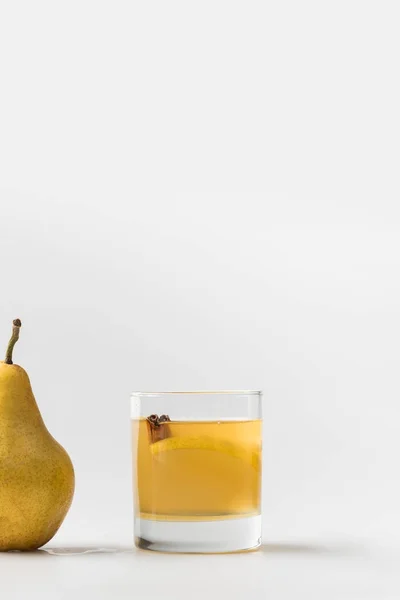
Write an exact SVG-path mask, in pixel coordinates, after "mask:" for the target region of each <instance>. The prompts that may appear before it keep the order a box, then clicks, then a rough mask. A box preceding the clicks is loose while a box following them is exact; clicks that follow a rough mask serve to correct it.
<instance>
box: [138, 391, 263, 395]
mask: <svg viewBox="0 0 400 600" xmlns="http://www.w3.org/2000/svg"><path fill="white" fill-rule="evenodd" d="M168 395H170V396H173V395H180V396H186V395H191V396H195V395H198V396H204V395H210V396H212V395H214V396H216V395H225V396H261V395H262V390H186V391H164V392H149V391H147V392H131V396H168Z"/></svg>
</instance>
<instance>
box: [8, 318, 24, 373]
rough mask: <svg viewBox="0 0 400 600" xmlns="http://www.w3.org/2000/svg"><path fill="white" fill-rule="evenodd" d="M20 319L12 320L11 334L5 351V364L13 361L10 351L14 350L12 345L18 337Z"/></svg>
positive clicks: (10, 363)
mask: <svg viewBox="0 0 400 600" xmlns="http://www.w3.org/2000/svg"><path fill="white" fill-rule="evenodd" d="M21 325H22V323H21V321H20V320H19V319H14V321H13V328H12V335H11V339H10V341H9V342H8V346H7V352H6V358H5V361H4V362H5V363H6V364H7V365H12V364H13V361H12V353H13V350H14V346H15V344H16V343H17V342H18V338H19V330H20V328H21Z"/></svg>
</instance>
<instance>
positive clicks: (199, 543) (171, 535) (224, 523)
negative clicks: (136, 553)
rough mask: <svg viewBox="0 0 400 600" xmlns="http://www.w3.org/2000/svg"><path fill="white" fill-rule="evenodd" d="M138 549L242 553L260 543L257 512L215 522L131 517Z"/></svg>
mask: <svg viewBox="0 0 400 600" xmlns="http://www.w3.org/2000/svg"><path fill="white" fill-rule="evenodd" d="M135 543H136V546H137V547H138V548H143V549H145V550H154V551H158V552H189V553H215V552H243V551H246V550H253V549H255V548H257V547H258V546H260V544H261V515H256V516H252V517H244V518H239V519H223V520H218V521H159V520H150V519H143V518H142V517H136V519H135Z"/></svg>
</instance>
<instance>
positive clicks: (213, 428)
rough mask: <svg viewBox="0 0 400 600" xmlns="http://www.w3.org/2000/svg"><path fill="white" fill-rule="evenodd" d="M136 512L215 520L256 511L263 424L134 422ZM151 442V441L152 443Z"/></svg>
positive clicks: (156, 516)
mask: <svg viewBox="0 0 400 600" xmlns="http://www.w3.org/2000/svg"><path fill="white" fill-rule="evenodd" d="M132 427H133V465H134V493H135V510H136V514H137V515H138V516H140V517H142V518H147V519H164V520H213V519H216V520H217V519H226V518H238V517H244V516H251V515H257V514H259V513H260V484H261V421H260V420H255V421H220V422H216V421H210V422H204V421H200V422H199V421H181V422H170V423H168V424H163V425H161V427H162V428H163V429H161V430H157V433H156V437H154V435H153V436H152V433H151V428H150V426H149V424H148V423H147V421H146V419H140V420H133V421H132ZM154 440H155V441H154Z"/></svg>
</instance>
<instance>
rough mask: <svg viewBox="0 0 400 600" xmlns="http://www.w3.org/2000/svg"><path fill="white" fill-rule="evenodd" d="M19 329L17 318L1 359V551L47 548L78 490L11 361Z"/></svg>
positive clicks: (64, 457)
mask: <svg viewBox="0 0 400 600" xmlns="http://www.w3.org/2000/svg"><path fill="white" fill-rule="evenodd" d="M20 327H21V321H20V320H19V319H16V320H15V321H14V322H13V331H12V337H11V339H10V343H9V345H8V348H7V353H6V358H5V360H4V362H3V361H0V551H4V550H34V549H36V548H39V547H40V546H43V545H44V544H46V542H48V541H49V540H50V539H51V538H52V537H53V536H54V534H55V533H56V532H57V530H58V528H59V527H60V525H61V523H62V522H63V520H64V517H65V515H66V514H67V512H68V509H69V507H70V505H71V502H72V497H73V494H74V486H75V477H74V469H73V466H72V463H71V460H70V458H69V456H68V454H67V453H66V451H65V450H64V448H63V447H62V446H60V444H59V443H58V442H56V440H55V439H54V438H53V437H52V436H51V435H50V433H49V432H48V430H47V429H46V426H45V424H44V422H43V419H42V417H41V414H40V411H39V408H38V406H37V404H36V401H35V397H34V395H33V392H32V388H31V384H30V381H29V377H28V375H27V373H26V371H24V369H23V368H22V367H19V366H18V365H14V364H13V362H12V352H13V348H14V345H15V342H16V341H17V340H18V337H19V331H20Z"/></svg>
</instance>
